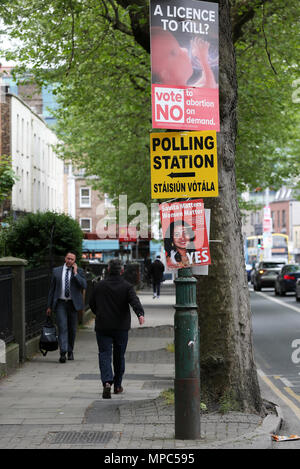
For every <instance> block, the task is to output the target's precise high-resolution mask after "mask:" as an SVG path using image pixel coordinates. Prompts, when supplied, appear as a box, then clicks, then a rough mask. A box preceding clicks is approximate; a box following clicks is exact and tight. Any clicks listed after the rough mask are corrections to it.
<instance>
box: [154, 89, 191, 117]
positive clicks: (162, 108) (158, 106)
mask: <svg viewBox="0 0 300 469" xmlns="http://www.w3.org/2000/svg"><path fill="white" fill-rule="evenodd" d="M154 108H155V119H156V121H158V122H177V123H180V122H184V90H181V89H173V88H159V87H157V88H156V89H155V93H154Z"/></svg>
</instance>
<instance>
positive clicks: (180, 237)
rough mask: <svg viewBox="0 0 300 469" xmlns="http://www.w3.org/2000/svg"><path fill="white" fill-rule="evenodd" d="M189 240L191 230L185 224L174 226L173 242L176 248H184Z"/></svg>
mask: <svg viewBox="0 0 300 469" xmlns="http://www.w3.org/2000/svg"><path fill="white" fill-rule="evenodd" d="M190 240H191V230H190V229H189V228H188V227H186V226H180V225H179V226H175V227H174V234H173V242H174V245H175V246H176V247H177V248H180V249H186V247H187V245H188V244H189V242H190Z"/></svg>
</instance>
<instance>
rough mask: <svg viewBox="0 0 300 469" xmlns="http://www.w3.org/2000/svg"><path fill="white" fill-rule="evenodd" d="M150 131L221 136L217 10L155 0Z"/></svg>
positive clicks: (186, 1) (183, 0)
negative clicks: (151, 129) (164, 130)
mask: <svg viewBox="0 0 300 469" xmlns="http://www.w3.org/2000/svg"><path fill="white" fill-rule="evenodd" d="M150 21H151V31H150V34H151V72H152V127H153V128H159V129H174V130H175V129H177V130H216V131H217V132H218V131H219V130H220V120H219V84H218V82H219V38H218V29H219V28H218V4H217V3H210V2H201V1H195V0H179V1H176V2H175V1H174V0H161V1H159V0H151V1H150Z"/></svg>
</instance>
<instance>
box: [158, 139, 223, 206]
mask: <svg viewBox="0 0 300 469" xmlns="http://www.w3.org/2000/svg"><path fill="white" fill-rule="evenodd" d="M150 161H151V196H152V199H170V198H185V197H217V196H218V165H217V137H216V132H215V131H207V132H159V133H156V132H155V133H152V134H150Z"/></svg>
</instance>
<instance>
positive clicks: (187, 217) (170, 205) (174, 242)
mask: <svg viewBox="0 0 300 469" xmlns="http://www.w3.org/2000/svg"><path fill="white" fill-rule="evenodd" d="M159 211H160V218H161V226H162V234H163V239H164V250H165V255H166V263H167V267H168V269H181V268H184V267H191V266H203V265H209V264H211V259H210V252H209V242H208V235H207V227H206V221H205V210H204V204H203V200H202V199H193V200H191V201H189V200H187V201H181V202H166V203H162V204H160V206H159Z"/></svg>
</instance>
